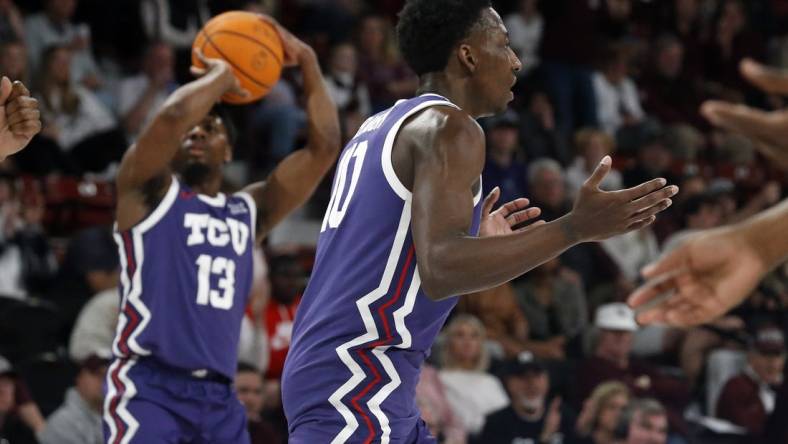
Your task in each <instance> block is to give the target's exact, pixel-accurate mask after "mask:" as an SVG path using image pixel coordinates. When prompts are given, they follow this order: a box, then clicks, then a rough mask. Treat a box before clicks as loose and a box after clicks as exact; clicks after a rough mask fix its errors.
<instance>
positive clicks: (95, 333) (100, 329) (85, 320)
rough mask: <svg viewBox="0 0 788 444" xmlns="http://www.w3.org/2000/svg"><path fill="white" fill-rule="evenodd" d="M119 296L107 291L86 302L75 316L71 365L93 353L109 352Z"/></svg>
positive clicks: (115, 291) (117, 312)
mask: <svg viewBox="0 0 788 444" xmlns="http://www.w3.org/2000/svg"><path fill="white" fill-rule="evenodd" d="M119 307H120V293H119V292H118V289H117V288H108V289H106V290H103V291H101V292H99V293H98V294H96V295H95V296H93V297H92V298H90V301H88V303H87V304H85V306H84V307H83V308H82V311H80V312H79V316H78V317H77V321H76V323H75V324H74V329H73V330H72V331H71V339H70V340H69V342H68V344H69V346H68V356H69V358H71V360H72V361H74V362H82V361H83V360H85V359H87V358H88V357H89V356H90V355H91V353H94V352H95V351H96V350H111V349H112V341H113V340H114V339H115V331H116V329H117V325H118V315H119Z"/></svg>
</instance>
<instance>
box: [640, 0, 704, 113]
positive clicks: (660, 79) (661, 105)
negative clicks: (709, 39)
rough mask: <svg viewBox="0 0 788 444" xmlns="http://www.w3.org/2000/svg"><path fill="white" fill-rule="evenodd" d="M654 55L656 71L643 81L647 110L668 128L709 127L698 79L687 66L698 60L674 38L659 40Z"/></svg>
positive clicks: (641, 82)
mask: <svg viewBox="0 0 788 444" xmlns="http://www.w3.org/2000/svg"><path fill="white" fill-rule="evenodd" d="M677 1H679V2H682V1H684V2H686V1H687V0H677ZM694 1H695V0H689V2H690V3H691V2H694ZM653 54H654V56H653V58H652V60H653V67H652V68H651V69H648V70H647V71H646V72H645V75H644V76H643V78H642V80H641V81H640V87H641V96H642V97H643V107H644V108H645V109H646V111H648V113H649V114H651V115H653V116H654V117H656V118H657V119H659V120H660V121H661V122H662V123H664V124H667V125H669V124H674V123H683V124H689V125H692V126H695V127H698V128H706V127H707V126H708V125H707V123H706V121H705V120H704V119H702V118H701V116H700V113H699V109H700V104H701V101H702V93H701V91H700V89H699V88H698V78H697V77H694V76H693V75H692V74H691V70H690V69H688V68H687V62H688V61H690V60H696V59H692V58H691V57H690V55H689V54H688V53H687V52H686V50H685V48H684V46H683V44H682V42H681V40H679V39H678V38H676V37H675V36H673V35H670V34H665V35H662V36H660V37H659V38H658V39H657V40H656V43H655V44H654V49H653Z"/></svg>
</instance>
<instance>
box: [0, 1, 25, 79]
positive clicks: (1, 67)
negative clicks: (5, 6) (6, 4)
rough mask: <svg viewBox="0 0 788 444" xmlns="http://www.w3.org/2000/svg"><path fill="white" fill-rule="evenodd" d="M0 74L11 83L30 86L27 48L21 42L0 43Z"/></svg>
mask: <svg viewBox="0 0 788 444" xmlns="http://www.w3.org/2000/svg"><path fill="white" fill-rule="evenodd" d="M0 1H2V0H0ZM0 72H2V73H3V75H4V76H7V77H8V78H9V79H11V80H12V81H14V80H20V81H21V82H22V83H25V84H27V85H29V84H30V82H29V80H30V78H29V73H28V71H27V48H25V44H24V42H23V41H21V40H8V41H5V42H2V43H0Z"/></svg>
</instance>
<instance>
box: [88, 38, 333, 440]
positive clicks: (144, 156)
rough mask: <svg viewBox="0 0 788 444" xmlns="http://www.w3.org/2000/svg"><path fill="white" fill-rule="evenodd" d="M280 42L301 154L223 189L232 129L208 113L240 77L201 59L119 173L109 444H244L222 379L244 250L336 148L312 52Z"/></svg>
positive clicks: (240, 312)
mask: <svg viewBox="0 0 788 444" xmlns="http://www.w3.org/2000/svg"><path fill="white" fill-rule="evenodd" d="M280 34H281V35H282V39H283V41H284V42H283V43H284V47H285V52H286V55H287V57H286V60H285V65H287V64H288V62H292V63H294V64H297V65H298V66H300V69H301V72H302V74H303V79H304V91H305V95H306V108H307V114H308V117H309V128H308V146H307V147H306V148H304V149H301V150H298V151H295V152H294V153H292V154H290V155H289V156H288V157H286V158H285V159H284V160H283V161H282V162H281V163H280V164H279V165H278V166H277V167H276V168H275V169H274V171H273V172H272V173H271V176H270V177H269V178H268V180H267V181H266V182H260V183H255V184H252V185H249V186H248V187H246V188H245V189H244V190H243V191H241V192H239V193H236V194H232V195H225V194H223V193H222V192H220V188H221V184H222V167H223V165H224V164H225V163H227V162H228V161H229V160H230V159H231V158H232V131H231V130H230V126H229V122H228V121H227V120H226V119H225V118H223V117H222V115H221V114H220V113H218V112H217V111H216V108H214V105H215V104H216V102H217V101H218V100H219V98H220V97H221V96H222V95H223V94H225V93H226V92H228V91H235V90H237V89H238V82H237V80H236V79H235V77H234V76H233V74H232V71H231V69H230V67H229V66H228V64H227V63H225V62H224V61H221V60H210V59H206V58H205V57H204V56H203V55H202V54H201V53H198V56H199V57H200V58H201V59H202V61H203V63H204V64H205V66H206V68H205V69H204V70H197V69H194V68H193V71H194V72H195V73H196V74H198V75H201V77H200V78H199V79H198V80H195V81H193V82H191V83H189V84H187V85H184V86H183V87H181V88H179V89H178V90H177V91H175V92H174V93H173V94H172V95H171V96H170V97H169V98H168V99H167V101H166V102H165V104H164V105H163V106H162V108H161V109H160V110H159V112H158V114H157V115H156V117H155V118H154V119H153V121H152V122H151V124H150V125H148V126H147V128H145V129H144V130H143V132H142V133H141V135H140V137H139V139H138V140H137V142H136V144H135V145H133V146H132V147H131V148H130V149H129V151H128V152H127V153H126V156H125V157H124V159H123V161H122V163H121V165H120V170H119V172H118V178H117V187H118V208H117V231H116V233H115V238H116V240H117V242H118V245H119V248H120V253H121V265H122V274H121V287H122V288H121V290H122V302H121V315H120V319H119V322H118V330H117V335H116V338H115V341H114V343H113V352H114V355H115V360H114V362H113V363H112V365H111V367H110V369H109V371H108V374H107V396H106V399H105V404H104V412H105V414H104V421H105V424H104V430H105V436H106V439H107V442H108V443H111V444H137V443H139V444H164V443H205V444H208V443H210V444H220V443H221V444H238V443H247V442H249V438H248V435H247V431H246V430H247V428H246V414H245V411H244V408H243V406H241V404H240V403H239V401H238V398H237V396H236V394H235V392H234V390H233V388H232V385H231V381H232V379H233V377H234V376H235V370H236V364H237V350H238V338H239V332H240V327H241V320H242V318H243V316H244V308H245V306H246V301H247V296H248V294H249V289H250V286H251V284H252V249H253V248H254V246H255V243H256V242H259V241H260V240H261V239H262V238H263V237H264V236H265V235H266V233H268V232H269V231H270V230H271V228H273V227H274V226H275V225H276V224H277V223H278V222H279V221H281V220H282V219H283V218H284V217H285V216H286V215H287V214H289V213H290V212H292V211H293V210H294V209H295V208H297V207H299V206H300V205H301V204H303V203H304V202H305V201H306V200H307V199H308V198H309V196H310V195H311V194H312V192H313V191H314V189H315V187H316V186H317V185H318V183H319V182H320V180H321V178H322V177H323V176H324V175H325V173H326V172H327V171H328V169H329V168H330V167H331V165H332V164H333V162H334V160H335V158H336V155H337V153H338V151H339V123H338V116H337V113H336V111H335V106H334V104H333V103H332V101H331V99H330V98H329V95H328V93H327V91H326V89H325V87H324V85H323V82H322V74H321V72H320V68H319V65H318V62H317V58H316V57H315V54H314V52H313V51H312V49H311V48H309V47H308V46H307V45H305V44H304V43H302V42H301V41H299V40H297V39H296V38H295V37H293V36H292V35H290V34H289V33H287V31H284V30H283V29H281V28H280Z"/></svg>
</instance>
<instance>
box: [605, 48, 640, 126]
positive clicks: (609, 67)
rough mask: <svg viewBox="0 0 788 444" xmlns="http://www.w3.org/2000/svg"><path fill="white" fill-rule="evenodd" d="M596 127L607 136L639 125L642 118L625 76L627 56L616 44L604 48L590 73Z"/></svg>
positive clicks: (632, 84) (635, 91)
mask: <svg viewBox="0 0 788 444" xmlns="http://www.w3.org/2000/svg"><path fill="white" fill-rule="evenodd" d="M593 84H594V94H595V97H596V115H597V119H598V121H599V127H600V128H601V129H602V130H604V131H605V132H606V133H608V134H609V135H611V136H615V135H616V133H617V132H618V130H619V129H621V128H622V127H627V126H634V125H637V124H639V123H640V122H642V121H643V119H644V118H645V113H644V112H643V108H641V106H640V96H639V95H638V89H637V86H636V85H635V82H634V81H633V80H632V78H630V77H629V56H628V54H627V50H626V49H625V48H624V47H623V46H620V45H611V46H609V47H608V48H606V49H605V51H604V52H603V54H602V56H601V57H600V61H599V69H598V71H596V72H595V73H594V75H593Z"/></svg>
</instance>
